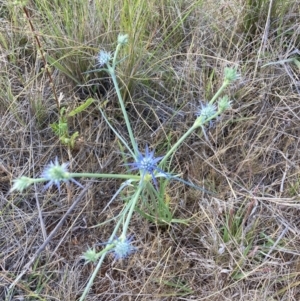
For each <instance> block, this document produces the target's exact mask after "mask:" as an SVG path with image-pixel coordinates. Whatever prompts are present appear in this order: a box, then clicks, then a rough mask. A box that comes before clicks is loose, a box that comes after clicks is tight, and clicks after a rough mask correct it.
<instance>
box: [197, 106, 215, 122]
mask: <svg viewBox="0 0 300 301" xmlns="http://www.w3.org/2000/svg"><path fill="white" fill-rule="evenodd" d="M216 113H217V108H216V106H215V105H214V104H210V103H208V104H204V105H203V104H201V108H200V109H199V110H198V112H197V116H198V117H201V118H202V120H203V121H204V122H205V121H206V120H207V119H210V118H211V117H213V116H214V115H216Z"/></svg>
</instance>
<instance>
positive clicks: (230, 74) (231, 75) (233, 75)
mask: <svg viewBox="0 0 300 301" xmlns="http://www.w3.org/2000/svg"><path fill="white" fill-rule="evenodd" d="M239 77H240V75H239V74H238V73H237V71H236V69H234V68H227V67H226V68H225V70H224V79H225V81H227V82H228V84H230V83H232V82H233V81H235V80H237V79H238V78H239Z"/></svg>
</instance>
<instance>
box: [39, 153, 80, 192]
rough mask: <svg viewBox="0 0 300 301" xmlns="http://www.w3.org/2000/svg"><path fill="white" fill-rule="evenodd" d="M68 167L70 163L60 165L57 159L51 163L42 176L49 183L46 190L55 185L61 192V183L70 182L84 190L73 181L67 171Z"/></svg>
mask: <svg viewBox="0 0 300 301" xmlns="http://www.w3.org/2000/svg"><path fill="white" fill-rule="evenodd" d="M68 166H69V163H63V164H61V165H60V164H59V163H58V159H57V158H55V161H54V162H50V164H49V165H48V166H47V167H46V168H45V170H44V171H43V173H42V175H41V177H42V178H44V179H45V180H46V181H49V183H48V184H47V185H46V186H45V189H47V188H49V187H50V186H52V185H53V184H54V185H56V186H57V188H58V190H60V182H65V183H68V182H69V181H72V182H73V183H75V184H76V185H78V186H80V187H81V188H83V186H82V185H81V184H80V183H78V182H77V181H75V180H74V179H72V177H71V176H70V173H69V172H68V169H67V168H68Z"/></svg>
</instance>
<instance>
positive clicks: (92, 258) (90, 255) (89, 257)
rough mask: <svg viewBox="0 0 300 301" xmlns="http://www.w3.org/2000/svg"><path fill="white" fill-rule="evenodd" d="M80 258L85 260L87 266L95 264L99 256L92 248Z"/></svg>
mask: <svg viewBox="0 0 300 301" xmlns="http://www.w3.org/2000/svg"><path fill="white" fill-rule="evenodd" d="M81 258H83V259H84V260H85V264H87V263H89V262H93V263H95V262H96V261H97V260H98V258H99V256H98V254H97V252H96V250H95V249H94V248H93V249H90V248H89V249H88V250H87V251H86V252H84V253H83V254H82V256H81Z"/></svg>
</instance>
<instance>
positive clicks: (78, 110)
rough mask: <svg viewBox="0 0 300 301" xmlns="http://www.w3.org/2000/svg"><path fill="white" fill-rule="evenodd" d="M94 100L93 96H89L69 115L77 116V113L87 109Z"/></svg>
mask: <svg viewBox="0 0 300 301" xmlns="http://www.w3.org/2000/svg"><path fill="white" fill-rule="evenodd" d="M93 102H94V99H93V98H88V99H87V100H86V101H85V102H84V103H83V104H82V105H80V106H79V107H78V108H76V109H74V110H72V111H71V112H70V113H69V114H68V116H69V117H73V116H75V115H76V114H78V113H80V112H82V111H84V110H85V109H87V108H88V107H89V106H90V105H91V104H92V103H93Z"/></svg>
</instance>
